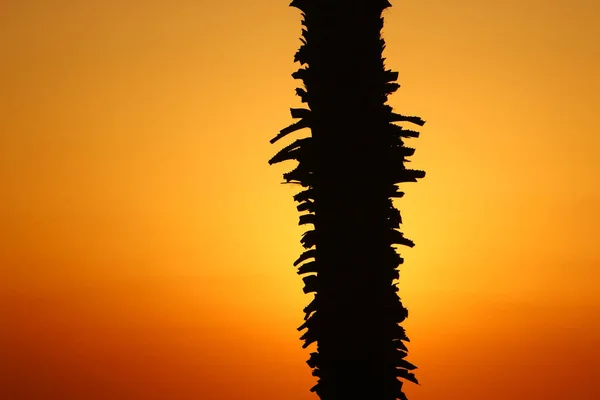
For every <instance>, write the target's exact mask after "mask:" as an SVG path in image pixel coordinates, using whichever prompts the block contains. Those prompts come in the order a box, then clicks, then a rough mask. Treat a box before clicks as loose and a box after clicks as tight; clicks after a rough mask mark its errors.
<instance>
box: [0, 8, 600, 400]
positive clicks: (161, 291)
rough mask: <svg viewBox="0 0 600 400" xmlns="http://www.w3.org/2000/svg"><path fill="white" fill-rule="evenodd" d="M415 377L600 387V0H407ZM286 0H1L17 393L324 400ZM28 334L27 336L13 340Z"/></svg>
mask: <svg viewBox="0 0 600 400" xmlns="http://www.w3.org/2000/svg"><path fill="white" fill-rule="evenodd" d="M393 4H394V7H393V8H391V9H390V10H388V11H386V13H385V17H386V27H385V29H384V36H385V38H386V40H387V43H388V45H387V52H386V54H385V56H386V58H387V65H388V66H389V67H391V68H393V69H395V70H398V71H399V72H400V79H399V81H400V83H401V85H402V88H401V89H400V91H398V92H397V93H396V94H395V95H394V96H393V98H392V100H391V104H392V105H393V106H394V107H396V109H397V110H399V111H400V112H402V113H407V114H410V115H413V114H416V115H420V116H422V117H423V118H424V119H425V120H426V121H427V124H426V125H425V127H424V128H423V129H422V130H421V132H422V135H421V138H420V139H418V140H417V141H415V142H414V143H412V144H414V147H416V148H417V153H416V155H415V156H414V157H413V165H414V167H415V168H419V169H425V170H426V171H427V177H426V179H424V180H422V181H421V182H420V183H418V184H412V185H406V186H405V189H406V192H407V196H405V198H404V199H402V200H400V201H399V202H398V206H399V207H400V209H401V210H402V213H403V217H404V218H403V219H404V221H405V224H404V227H403V229H404V232H405V233H406V235H407V237H409V238H411V239H413V240H414V241H415V242H416V244H417V246H416V247H415V248H414V249H403V252H402V254H403V256H404V257H405V259H406V263H405V265H404V267H403V269H402V281H401V289H402V293H403V296H402V297H403V301H404V302H405V305H406V306H407V307H408V308H409V310H410V318H409V320H408V322H407V323H406V328H407V330H408V334H409V337H410V338H411V339H412V342H411V343H410V352H411V354H410V361H411V362H413V363H415V364H417V365H418V366H419V367H420V369H419V370H417V372H418V377H419V380H420V381H421V386H415V385H410V386H408V385H407V386H408V389H407V391H408V394H409V398H410V399H411V400H438V399H442V398H443V399H460V400H497V399H507V398H510V399H511V400H531V399H546V400H558V399H561V400H564V399H569V400H571V399H573V400H592V399H594V400H595V399H598V398H600V384H599V383H598V378H599V377H600V361H599V360H600V283H599V282H600V233H599V232H598V226H599V225H600V157H598V154H599V152H600V135H599V129H598V121H597V120H596V119H597V118H596V117H597V116H598V115H600V74H598V71H600V46H599V45H598V38H599V37H600V3H599V2H598V1H596V0H572V1H570V2H558V1H555V0H551V1H547V0H546V1H541V0H518V1H517V0H511V1H503V2H482V1H475V0H461V1H454V2H447V1H442V0H430V1H403V2H400V1H395V2H393ZM300 29H301V27H300V15H299V13H298V12H297V10H295V9H292V8H289V7H287V2H286V1H275V0H263V1H254V2H250V1H239V0H229V1H226V2H225V1H224V2H219V1H197V0H196V1H192V0H180V1H169V0H153V1H141V0H118V1H117V0H104V1H81V0H79V1H78V0H12V1H11V0H4V1H2V2H0V54H2V56H1V57H2V61H1V62H0V181H1V182H2V184H1V185H0V205H1V207H0V226H1V227H2V228H1V229H0V311H1V312H0V316H1V318H2V320H1V321H0V339H1V340H0V346H1V347H0V352H1V354H2V355H1V356H0V398H1V399H3V400H138V399H140V400H141V399H144V400H155V399H156V400H188V399H189V400H192V399H193V400H198V399H207V400H212V399H215V400H233V399H236V400H240V399H248V400H254V399H256V400H275V399H277V400H281V399H285V400H310V399H313V400H315V399H316V396H314V395H312V394H311V393H310V392H309V391H308V389H309V388H310V387H311V386H312V385H313V383H314V382H313V378H312V377H311V376H310V370H309V368H308V366H307V365H306V364H305V363H304V361H305V360H306V359H307V358H308V351H303V350H302V349H301V341H300V340H299V336H300V335H299V333H298V332H297V331H296V330H295V329H296V327H297V326H298V325H299V324H300V323H301V320H302V316H303V313H302V308H303V307H304V305H306V304H307V303H308V302H309V300H310V299H309V297H308V296H305V295H303V293H302V290H301V287H302V284H301V280H300V278H299V277H298V276H297V275H296V274H295V269H294V268H293V267H292V265H291V264H292V262H293V261H294V260H295V258H296V256H297V255H298V254H299V252H300V250H301V246H300V244H299V239H300V234H301V232H302V230H301V229H300V228H299V227H297V226H296V223H297V212H296V210H295V206H294V203H293V200H292V194H293V193H294V188H293V187H287V186H284V185H280V182H281V181H282V178H281V173H282V172H284V171H286V169H287V168H289V166H277V167H269V166H268V164H267V160H268V159H269V158H270V157H271V156H272V155H273V154H275V152H276V150H277V149H279V147H278V146H272V145H269V142H268V141H269V139H270V138H271V137H273V136H274V135H275V134H276V133H277V131H278V130H279V129H281V128H282V127H284V126H286V125H288V124H289V123H291V118H290V116H289V110H288V108H289V107H292V106H297V105H299V100H298V98H297V97H295V96H294V88H295V87H296V86H295V85H296V84H297V82H296V81H294V80H293V79H292V78H291V77H290V74H291V73H292V72H293V71H294V70H295V69H296V66H295V65H294V64H293V62H292V60H293V54H294V52H295V51H296V49H297V47H298V45H299V43H300V42H299V35H300ZM7 355H8V356H7Z"/></svg>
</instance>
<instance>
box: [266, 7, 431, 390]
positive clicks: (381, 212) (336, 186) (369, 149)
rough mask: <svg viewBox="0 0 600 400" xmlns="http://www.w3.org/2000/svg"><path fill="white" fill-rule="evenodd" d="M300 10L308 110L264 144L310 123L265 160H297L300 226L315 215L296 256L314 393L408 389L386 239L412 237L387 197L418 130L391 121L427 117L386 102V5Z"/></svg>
mask: <svg viewBox="0 0 600 400" xmlns="http://www.w3.org/2000/svg"><path fill="white" fill-rule="evenodd" d="M291 5H292V6H293V7H297V8H299V9H300V10H301V11H302V14H303V21H302V23H303V25H304V27H305V29H303V32H302V42H303V44H302V46H301V47H300V49H299V50H298V52H297V53H296V56H295V60H296V61H298V62H300V63H301V64H302V65H303V67H302V68H301V69H299V70H298V71H297V72H295V73H294V74H293V77H294V78H296V79H300V80H302V82H303V84H304V87H303V88H298V89H297V90H296V92H297V94H298V95H299V96H300V97H301V99H302V101H303V102H304V103H307V104H308V109H292V117H293V118H296V119H299V121H298V122H296V123H294V124H292V125H290V126H289V127H287V128H285V129H283V130H282V131H281V132H280V133H279V135H277V136H276V137H275V138H274V139H273V140H272V141H271V142H272V143H273V142H276V141H278V140H279V139H281V138H283V137H284V136H286V135H288V134H289V133H292V132H295V131H296V130H299V129H302V128H310V135H309V136H306V137H304V138H301V139H298V140H296V141H294V142H293V143H292V144H290V145H288V146H286V147H284V148H283V149H282V150H281V151H280V152H279V153H277V155H276V156H275V157H273V158H272V159H271V160H270V163H271V164H272V163H277V162H281V161H285V160H292V159H293V160H297V161H299V163H298V166H297V168H295V169H294V170H293V171H291V172H289V173H286V174H284V178H285V179H286V181H288V182H293V183H298V184H300V185H302V186H303V187H304V188H305V189H304V190H303V191H302V192H300V193H298V194H297V195H296V196H294V199H295V200H296V201H297V202H298V203H299V205H298V210H299V211H301V212H306V213H305V214H303V215H301V216H300V224H310V225H313V227H314V229H311V230H309V231H308V232H306V233H305V234H304V236H303V238H302V244H303V246H304V247H305V248H306V249H307V250H306V251H305V252H304V253H303V254H302V255H301V256H300V257H299V259H298V260H297V261H296V262H295V263H294V265H295V266H298V273H299V274H301V275H306V276H305V277H304V278H303V280H304V283H305V287H304V292H305V293H315V298H314V300H313V301H312V302H311V303H310V304H309V305H308V307H306V308H305V310H304V311H305V312H306V317H305V323H304V324H303V325H302V326H301V327H300V328H299V330H304V329H305V330H306V331H305V332H304V334H303V336H302V339H303V340H304V341H305V343H304V347H307V346H308V345H310V344H311V343H315V342H316V344H317V351H316V352H314V353H311V356H310V359H309V360H308V364H309V366H310V367H311V368H313V375H315V376H317V377H318V378H319V380H318V383H317V385H316V386H315V387H313V389H312V390H313V391H316V393H317V394H318V395H319V397H320V398H321V399H322V400H342V399H344V400H352V399H361V400H395V399H406V397H405V395H404V393H403V392H402V381H401V380H399V379H398V378H403V379H407V380H410V381H413V382H417V380H416V378H415V377H414V375H413V374H412V373H410V372H409V371H410V370H413V369H415V368H416V367H415V366H414V365H412V364H410V363H409V362H408V361H406V360H405V357H406V352H407V349H406V347H405V345H404V343H403V342H407V341H408V338H407V337H406V335H405V333H404V329H403V328H402V327H401V326H399V323H400V322H402V321H403V320H404V319H405V318H406V317H407V315H408V313H407V310H406V309H405V308H404V307H403V306H402V304H401V302H400V298H399V297H398V295H397V291H398V290H397V287H396V286H395V285H394V280H395V279H398V277H399V274H398V270H397V267H398V265H399V264H402V261H403V260H402V258H401V257H400V256H399V255H398V254H397V253H396V251H395V249H394V247H393V246H394V245H405V246H411V247H412V246H413V243H412V242H411V241H410V240H408V239H406V238H404V237H403V235H402V234H401V233H400V232H399V231H398V230H397V228H398V227H399V225H400V223H401V217H400V213H399V211H398V210H396V209H395V208H394V206H393V204H392V200H391V199H392V198H397V197H402V195H403V193H402V192H400V191H399V190H398V186H397V184H398V183H403V182H416V181H417V179H419V178H422V177H424V176H425V173H424V172H423V171H416V170H410V169H407V168H406V167H405V166H404V162H405V161H406V157H408V156H410V155H412V154H413V153H414V149H411V148H408V147H406V146H404V143H403V139H404V138H407V137H418V133H417V132H415V131H411V130H405V129H403V128H401V127H400V126H397V125H395V124H393V122H409V123H414V124H417V125H423V123H424V122H423V121H422V120H421V119H420V118H418V117H406V116H403V115H399V114H395V113H393V112H392V109H391V107H389V106H387V105H386V104H385V103H386V101H387V96H388V95H389V94H391V93H393V92H394V91H396V90H397V89H398V87H399V85H398V84H397V83H395V81H396V79H397V77H398V73H397V72H392V71H389V70H386V69H385V66H384V59H383V58H382V53H383V49H384V47H385V44H384V41H383V39H382V38H381V29H382V27H383V18H382V17H381V14H382V11H383V10H384V9H385V8H387V7H389V6H390V4H389V3H388V2H387V0H345V1H342V0H294V1H293V2H292V4H291Z"/></svg>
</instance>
